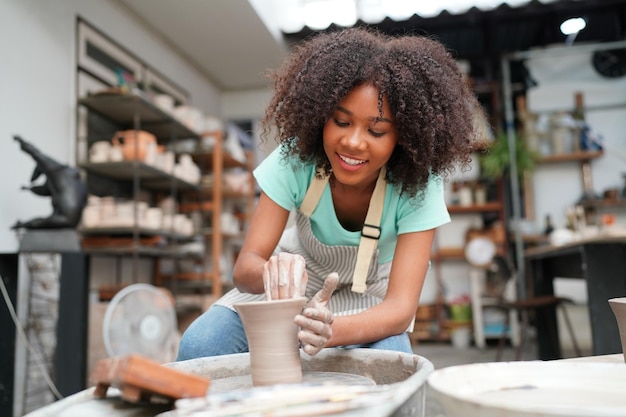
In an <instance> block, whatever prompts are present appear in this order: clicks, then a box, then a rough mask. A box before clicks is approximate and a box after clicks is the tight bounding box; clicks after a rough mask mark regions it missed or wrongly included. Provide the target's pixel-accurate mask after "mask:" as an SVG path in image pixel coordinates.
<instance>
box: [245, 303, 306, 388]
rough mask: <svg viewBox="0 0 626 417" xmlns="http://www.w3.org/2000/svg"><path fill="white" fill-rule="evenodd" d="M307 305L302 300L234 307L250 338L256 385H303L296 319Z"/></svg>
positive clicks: (251, 366) (251, 362) (249, 345)
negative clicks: (301, 383) (300, 383)
mask: <svg viewBox="0 0 626 417" xmlns="http://www.w3.org/2000/svg"><path fill="white" fill-rule="evenodd" d="M305 302H306V298H304V297H300V298H293V299H285V300H272V301H257V302H248V303H237V304H235V305H234V307H235V309H236V310H237V312H238V313H239V317H240V318H241V321H242V323H243V327H244V330H245V332H246V337H247V338H248V347H249V350H250V371H251V374H252V385H254V386H262V385H273V384H290V383H299V382H302V364H301V362H300V349H299V347H298V326H297V325H296V324H295V323H294V321H293V319H294V317H295V316H296V315H297V314H300V312H301V311H302V307H303V306H304V303H305Z"/></svg>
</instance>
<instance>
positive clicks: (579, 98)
mask: <svg viewBox="0 0 626 417" xmlns="http://www.w3.org/2000/svg"><path fill="white" fill-rule="evenodd" d="M572 118H573V119H574V122H575V123H576V130H577V135H576V136H577V140H575V141H574V143H573V145H574V146H573V148H574V149H573V151H574V152H576V151H580V150H581V149H583V150H584V149H586V148H587V146H586V143H587V137H586V136H587V131H588V130H589V127H588V126H587V123H586V121H585V105H584V96H583V93H582V92H580V91H577V92H576V93H574V110H572Z"/></svg>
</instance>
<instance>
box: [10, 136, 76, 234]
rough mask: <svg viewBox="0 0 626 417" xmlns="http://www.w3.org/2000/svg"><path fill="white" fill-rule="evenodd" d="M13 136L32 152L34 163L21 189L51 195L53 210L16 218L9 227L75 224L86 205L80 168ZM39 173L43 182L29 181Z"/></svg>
mask: <svg viewBox="0 0 626 417" xmlns="http://www.w3.org/2000/svg"><path fill="white" fill-rule="evenodd" d="M13 138H14V139H15V140H16V141H18V142H19V143H20V147H21V149H22V150H23V151H24V152H26V153H27V154H29V155H30V156H32V157H33V159H34V160H35V162H36V163H37V165H36V166H35V170H34V171H33V175H32V176H31V178H30V182H31V185H30V186H23V187H22V190H30V191H31V192H33V193H34V194H37V195H40V196H44V197H51V198H52V208H53V211H52V214H51V215H50V216H49V217H37V218H34V219H32V220H29V221H26V222H21V221H19V220H18V221H17V222H16V223H15V224H14V225H13V226H12V227H11V229H20V228H24V229H64V228H75V227H76V226H77V225H78V223H79V222H80V218H81V216H82V213H83V209H84V208H85V206H86V205H87V186H86V185H85V183H84V182H83V180H82V179H81V177H80V171H79V170H78V169H76V168H72V167H70V166H68V165H64V164H61V163H59V162H57V161H55V160H54V159H52V158H50V157H49V156H46V155H44V154H43V153H41V152H40V151H39V149H37V148H36V147H35V146H33V145H31V144H30V143H28V142H26V141H25V140H24V139H22V138H21V137H19V136H14V137H13ZM42 174H43V175H45V176H46V181H45V183H44V184H42V185H34V184H33V182H34V181H35V180H37V179H38V178H39V177H40V176H41V175H42Z"/></svg>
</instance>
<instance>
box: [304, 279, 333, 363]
mask: <svg viewBox="0 0 626 417" xmlns="http://www.w3.org/2000/svg"><path fill="white" fill-rule="evenodd" d="M338 281H339V275H337V273H336V272H333V273H331V274H329V275H328V276H327V277H326V280H325V281H324V286H323V287H322V289H321V290H319V292H318V293H317V294H315V296H314V297H313V298H311V300H310V301H309V302H308V303H306V305H305V306H304V309H303V310H302V314H298V315H297V316H296V317H295V319H294V321H295V322H296V324H297V325H298V326H300V331H299V332H298V340H299V341H300V344H301V345H302V350H303V351H304V352H305V353H307V354H309V355H311V356H313V355H315V354H316V353H318V352H319V351H320V350H322V348H323V347H324V346H325V345H326V343H328V340H329V339H330V337H331V336H332V335H333V330H332V327H331V325H332V323H333V320H334V317H333V313H332V312H331V311H330V310H329V309H328V302H329V301H330V297H331V296H332V295H333V292H334V291H335V289H336V288H337V282H338Z"/></svg>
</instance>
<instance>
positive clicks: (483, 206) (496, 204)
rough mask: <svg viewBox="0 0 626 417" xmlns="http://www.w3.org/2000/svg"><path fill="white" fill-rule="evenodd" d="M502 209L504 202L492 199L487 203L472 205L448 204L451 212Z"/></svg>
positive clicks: (478, 211)
mask: <svg viewBox="0 0 626 417" xmlns="http://www.w3.org/2000/svg"><path fill="white" fill-rule="evenodd" d="M500 210H502V203H500V202H499V201H491V202H487V203H485V204H473V205H471V206H460V205H457V204H451V205H449V206H448V211H449V212H450V214H462V213H484V212H489V211H500Z"/></svg>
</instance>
